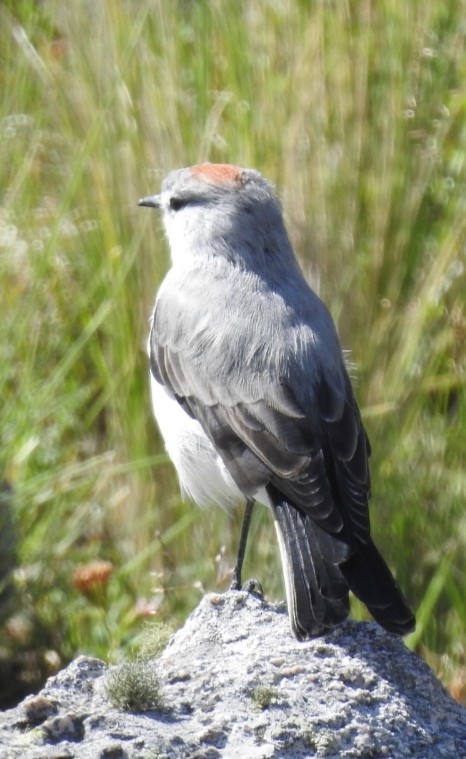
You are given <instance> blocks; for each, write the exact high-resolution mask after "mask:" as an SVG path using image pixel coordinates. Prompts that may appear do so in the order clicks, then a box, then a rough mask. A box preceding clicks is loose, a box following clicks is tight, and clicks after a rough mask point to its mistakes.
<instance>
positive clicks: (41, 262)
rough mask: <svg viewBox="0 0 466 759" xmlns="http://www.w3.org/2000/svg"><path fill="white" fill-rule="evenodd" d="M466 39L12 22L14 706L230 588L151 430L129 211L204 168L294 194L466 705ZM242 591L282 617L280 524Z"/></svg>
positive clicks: (136, 239)
mask: <svg viewBox="0 0 466 759" xmlns="http://www.w3.org/2000/svg"><path fill="white" fill-rule="evenodd" d="M464 35H465V24H464V3H462V2H461V1H460V0H451V2H449V3H438V2H436V1H435V0H412V1H411V2H409V3H406V2H403V1H402V0H380V2H378V3H374V2H371V0H358V1H357V0H347V1H346V2H333V1H332V0H329V1H327V2H324V0H313V1H312V2H311V0H283V2H272V0H257V2H255V3H246V2H242V1H241V0H240V1H239V2H235V3H231V2H228V1H227V0H214V1H212V0H198V2H195V3H189V2H183V0H174V1H173V2H164V1H163V0H138V2H131V0H114V1H113V2H111V1H110V0H102V2H99V3H89V2H85V0H77V1H76V2H73V3H59V2H57V0H43V2H40V3H38V2H36V0H22V1H21V2H16V1H14V0H3V2H1V3H0V86H1V91H2V99H1V104H0V187H1V189H2V204H1V207H0V282H1V303H2V318H1V321H0V389H1V394H2V399H3V408H2V415H1V420H0V441H1V442H0V445H1V448H0V455H1V461H0V466H1V470H0V477H2V478H3V480H4V483H5V485H4V486H3V490H2V495H1V498H0V518H1V524H0V545H2V547H3V549H4V558H2V560H1V561H0V569H1V572H2V581H3V586H2V587H1V588H0V615H1V621H2V622H3V623H4V624H3V627H2V629H1V632H0V667H1V669H2V677H1V680H2V683H8V684H9V687H8V690H7V689H6V687H5V689H4V692H3V693H2V702H3V703H4V704H6V703H11V702H12V701H13V700H14V699H15V698H18V697H19V696H20V695H21V694H24V692H27V691H28V690H32V689H34V688H35V687H37V686H38V684H39V682H40V681H41V679H42V678H43V677H44V676H45V675H46V674H48V673H50V672H53V671H54V670H55V669H56V668H57V667H60V666H63V664H64V663H65V662H66V661H67V660H69V659H70V658H71V657H73V656H74V655H75V654H76V653H78V652H87V653H90V654H94V655H97V656H101V657H103V658H106V659H109V660H110V661H114V660H115V659H117V658H118V657H120V656H121V655H122V654H124V653H125V652H128V651H129V650H130V649H131V648H132V647H133V646H134V645H136V644H135V640H136V639H137V635H138V633H139V631H140V629H141V626H142V624H143V622H144V620H145V619H146V618H147V617H148V616H151V615H155V616H156V618H157V619H159V620H160V621H169V622H170V624H173V625H175V626H176V625H179V624H181V623H182V621H183V619H184V618H185V617H186V615H187V613H188V612H189V610H190V609H191V608H192V607H193V606H194V605H195V604H196V602H197V600H198V599H199V596H200V594H201V593H202V592H203V591H204V590H211V589H222V588H224V587H225V586H226V584H227V583H228V577H229V571H230V570H231V567H232V565H233V561H234V552H235V547H236V544H237V540H238V534H239V515H235V516H234V517H232V518H229V517H227V516H226V515H225V514H224V513H222V512H221V511H220V510H212V511H209V512H208V513H204V512H202V511H200V510H198V509H197V508H195V507H193V506H192V505H190V504H186V503H183V502H182V501H181V499H180V497H179V495H178V489H177V482H176V478H175V476H174V474H173V470H172V468H171V466H170V465H169V463H168V462H167V459H166V456H165V454H164V452H163V446H162V445H161V441H160V439H159V437H158V434H157V431H156V429H155V426H154V424H153V421H152V415H151V410H150V401H149V397H148V382H147V358H146V353H145V342H146V338H147V329H148V323H147V320H148V316H149V314H150V310H151V305H152V302H153V297H154V293H155V291H156V288H157V285H158V283H159V282H160V281H161V278H162V276H163V273H164V271H165V270H166V268H167V251H166V246H165V243H164V241H163V239H162V235H161V230H160V225H159V222H158V220H157V218H156V216H155V215H154V214H151V213H148V212H147V211H141V209H138V208H137V206H136V203H137V200H138V198H139V197H141V196H142V195H147V194H149V193H150V192H154V191H157V189H158V187H159V184H160V180H161V177H162V176H163V175H164V174H165V172H166V171H167V170H169V169H171V168H175V167H180V166H183V165H189V164H193V163H197V162H202V161H205V160H212V161H221V162H233V163H238V164H240V165H247V166H254V167H256V168H258V169H260V170H261V171H262V172H263V173H264V174H265V175H266V176H268V177H269V178H270V179H272V180H273V181H275V182H276V184H277V188H278V191H279V193H280V196H281V197H282V198H283V204H284V209H285V212H286V216H287V223H288V228H289V230H290V234H291V236H292V240H293V243H294V245H295V247H296V250H297V252H298V253H299V255H300V257H301V260H302V262H303V267H304V269H305V271H306V274H307V275H308V276H309V278H310V279H311V280H312V281H313V282H314V285H315V287H316V288H317V289H318V290H320V293H321V295H322V297H323V298H324V300H325V301H326V302H327V304H328V305H329V307H330V309H331V311H332V313H333V315H334V318H335V320H336V321H337V323H338V326H339V330H340V334H341V337H342V342H343V344H344V345H345V347H347V348H351V349H352V359H353V360H354V362H355V364H356V365H357V372H356V376H357V381H356V392H357V396H358V400H359V402H360V406H361V409H362V413H363V417H364V420H365V423H366V426H367V429H368V432H369V435H370V438H371V441H372V444H373V449H374V453H373V459H372V475H373V501H372V512H371V513H372V521H373V530H374V534H375V537H376V540H377V542H378V544H379V545H380V547H381V549H382V551H383V553H384V555H385V556H386V557H387V559H388V561H389V563H390V564H391V566H392V567H393V568H394V569H395V570H396V574H397V577H398V580H399V582H400V584H401V585H402V587H403V588H404V590H405V592H406V594H407V595H408V597H409V598H410V599H411V600H412V602H413V603H414V605H415V606H416V607H417V609H418V619H419V623H418V628H417V631H416V632H415V633H414V634H413V636H412V637H411V638H410V639H409V640H408V642H409V644H410V645H411V646H412V647H413V648H416V649H417V650H419V651H420V652H422V653H423V654H424V655H425V656H426V658H427V660H428V661H429V662H430V663H431V664H432V665H433V666H434V668H435V669H436V671H437V672H438V673H439V674H440V676H441V677H442V678H443V679H444V682H445V683H446V684H447V685H451V684H452V683H453V684H455V691H454V692H455V695H456V696H457V697H458V698H464V694H465V688H466V674H465V673H466V594H465V592H464V588H465V584H466V583H465V560H464V556H465V543H466V517H465V509H464V495H465V493H466V473H465V466H464V463H465V456H464V451H465V442H464V441H465V429H466V402H465V378H464V371H465V369H464V367H465V353H466V314H465V305H464V294H465V285H466V281H465V280H466V276H465V252H464V251H465V236H466V213H465V210H466V192H465V190H466V184H465V182H466V95H465V92H464V76H465V73H466V50H465V39H464ZM6 483H8V486H9V487H8V486H7V484H6ZM9 488H11V490H10V489H9ZM13 536H14V537H13ZM11 570H12V571H11ZM248 572H249V573H250V575H252V576H257V577H259V578H260V580H261V581H262V582H263V585H264V588H265V591H266V594H267V595H268V596H269V597H272V598H274V597H275V598H281V597H282V596H283V589H282V586H281V571H280V568H279V560H278V556H277V549H276V541H275V536H274V533H273V527H272V525H271V519H270V515H269V514H267V513H266V511H265V509H263V510H262V511H261V513H260V514H256V516H255V518H254V523H253V526H252V534H251V538H250V550H249V552H248V557H247V565H246V573H248ZM354 614H355V615H357V616H358V617H360V618H361V617H364V614H365V612H364V610H362V609H361V608H360V607H359V606H358V605H357V604H355V606H354ZM458 683H460V685H458ZM461 683H463V685H462V686H461ZM452 687H453V686H452Z"/></svg>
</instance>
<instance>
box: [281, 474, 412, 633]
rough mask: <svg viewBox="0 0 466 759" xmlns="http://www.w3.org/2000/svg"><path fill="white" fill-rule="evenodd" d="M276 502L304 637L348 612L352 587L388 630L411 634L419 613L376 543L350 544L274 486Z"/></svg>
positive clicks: (293, 616)
mask: <svg viewBox="0 0 466 759" xmlns="http://www.w3.org/2000/svg"><path fill="white" fill-rule="evenodd" d="M267 490H268V494H269V497H270V500H271V502H272V506H273V510H274V515H275V524H276V528H277V534H278V539H279V544H280V551H281V555H282V563H283V572H284V578H285V586H286V593H287V600H288V610H289V615H290V622H291V626H292V629H293V631H294V633H295V635H296V637H297V638H298V639H299V640H304V639H306V638H309V637H313V636H316V635H320V634H322V633H323V632H325V631H326V630H329V629H331V628H332V627H334V626H335V625H337V624H338V623H340V622H342V621H343V620H344V619H346V617H347V616H348V612H349V591H350V590H351V591H352V592H353V593H354V594H355V596H357V597H358V598H359V599H360V600H361V601H363V603H364V604H365V605H366V606H367V608H368V609H369V611H370V613H371V614H372V616H373V617H374V619H375V620H376V621H377V622H378V623H379V624H380V625H382V627H384V628H385V629H386V630H389V631H390V632H394V633H397V634H398V635H406V634H407V633H409V632H410V631H411V630H413V629H414V625H415V620H414V615H413V613H412V611H411V609H410V608H409V606H408V604H407V602H406V600H405V598H404V596H403V594H402V592H401V590H400V588H399V587H398V585H397V583H396V581H395V579H394V578H393V576H392V574H391V572H390V570H389V568H388V566H387V565H386V563H385V561H384V560H383V558H382V556H381V555H380V553H379V552H378V550H377V548H376V547H375V545H374V543H373V542H372V541H371V540H370V541H369V542H367V543H361V542H357V544H356V545H353V546H352V547H351V548H350V547H349V546H348V544H347V543H345V542H344V541H342V539H341V536H337V535H333V534H331V533H328V532H325V531H324V530H323V529H322V528H320V527H319V526H318V525H316V524H315V522H314V521H313V520H312V518H311V517H310V516H309V515H307V514H304V513H303V512H302V511H301V510H300V509H297V508H296V507H295V506H294V505H293V504H290V503H288V501H286V500H285V499H284V498H283V497H282V496H281V494H280V493H279V492H278V491H276V490H275V489H274V488H272V487H269V488H267Z"/></svg>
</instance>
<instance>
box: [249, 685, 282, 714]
mask: <svg viewBox="0 0 466 759" xmlns="http://www.w3.org/2000/svg"><path fill="white" fill-rule="evenodd" d="M251 699H252V701H254V703H255V705H256V706H257V707H258V708H259V709H268V708H269V707H270V706H275V705H276V704H278V703H279V701H280V693H279V692H278V690H277V689H276V688H271V687H270V686H267V685H259V686H258V687H257V688H254V690H253V692H252V693H251Z"/></svg>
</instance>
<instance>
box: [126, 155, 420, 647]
mask: <svg viewBox="0 0 466 759" xmlns="http://www.w3.org/2000/svg"><path fill="white" fill-rule="evenodd" d="M139 205H141V206H149V207H152V208H159V209H161V211H162V217H163V223H164V227H165V231H166V234H167V237H168V241H169V245H170V252H171V261H172V265H171V268H170V270H169V272H168V274H167V275H166V277H165V279H164V281H163V282H162V285H161V287H160V289H159V292H158V295H157V300H156V304H155V309H154V313H153V318H152V327H151V332H150V341H149V351H150V367H151V386H152V398H153V406H154V412H155V416H156V419H157V422H158V425H159V427H160V430H161V433H162V435H163V437H164V440H165V444H166V448H167V451H168V453H169V455H170V457H171V459H172V461H173V463H174V465H175V467H176V469H177V472H178V476H179V480H180V484H181V487H182V489H183V490H184V491H185V492H186V493H187V494H188V495H189V496H190V497H192V498H193V499H194V500H195V501H196V502H198V503H199V504H205V503H211V502H216V503H218V504H219V505H221V506H223V507H225V508H230V507H232V506H234V505H235V504H237V503H238V502H240V501H241V500H243V501H244V499H246V512H245V522H244V525H243V532H242V536H241V542H240V550H239V553H238V560H237V564H236V567H235V571H234V576H233V583H232V585H233V586H234V587H240V586H241V567H242V561H243V556H244V549H245V542H246V537H247V530H248V526H249V520H250V517H251V512H252V507H253V504H254V502H255V501H256V500H257V501H260V502H261V503H264V504H267V505H268V506H270V508H271V510H272V513H273V517H274V521H275V526H276V531H277V535H278V542H279V547H280V553H281V558H282V565H283V573H284V580H285V588H286V595H287V603H288V610H289V616H290V621H291V627H292V629H293V631H294V633H295V635H296V637H297V638H298V639H300V640H303V639H306V638H308V637H310V636H315V635H319V634H321V633H323V632H325V631H326V630H328V629H330V628H332V627H334V626H335V625H337V624H338V623H339V622H342V621H343V620H344V619H345V618H346V616H347V615H348V611H349V591H350V590H351V591H352V592H353V593H354V594H355V595H356V596H357V597H358V598H359V599H361V601H363V602H364V603H365V604H366V606H367V608H368V609H369V611H370V612H371V614H372V616H373V617H374V618H375V619H376V620H377V622H379V623H380V624H381V625H382V626H383V627H385V628H386V629H387V630H390V631H392V632H395V633H398V634H405V633H408V632H409V631H410V630H412V629H413V627H414V623H415V621H414V616H413V613H412V611H411V609H410V608H409V606H408V604H407V602H406V600H405V599H404V597H403V595H402V593H401V590H400V588H399V587H398V585H397V583H396V582H395V580H394V578H393V576H392V574H391V572H390V570H389V568H388V567H387V565H386V563H385V561H384V560H383V558H382V556H381V555H380V553H379V552H378V550H377V548H376V546H375V545H374V543H373V541H372V539H371V536H370V523H369V511H368V498H369V495H370V478H369V467H368V457H369V454H370V446H369V441H368V438H367V435H366V433H365V430H364V427H363V425H362V422H361V417H360V414H359V410H358V406H357V404H356V401H355V399H354V395H353V391H352V387H351V383H350V379H349V377H348V373H347V370H346V367H345V362H344V358H343V353H342V349H341V346H340V342H339V339H338V336H337V332H336V328H335V325H334V323H333V320H332V318H331V316H330V314H329V312H328V311H327V309H326V307H325V306H324V304H323V303H322V301H321V300H320V299H319V298H318V297H317V295H316V294H315V293H314V292H313V291H312V290H311V288H310V287H309V285H308V284H307V282H306V281H305V279H304V276H303V274H302V272H301V270H300V268H299V266H298V263H297V261H296V259H295V256H294V253H293V250H292V247H291V244H290V242H289V239H288V236H287V233H286V230H285V226H284V223H283V218H282V212H281V207H280V204H279V202H278V200H277V198H276V196H275V194H274V191H273V188H272V186H271V185H270V183H269V182H267V181H266V180H265V179H264V178H263V177H262V176H261V174H259V172H257V171H255V170H252V169H243V168H240V167H238V166H231V165H227V164H208V163H207V164H202V165H199V166H192V167H190V168H185V169H180V170H178V171H172V172H171V173H170V174H169V175H168V176H167V177H166V178H165V180H164V181H163V183H162V189H161V193H160V195H153V196H149V197H145V198H142V199H141V200H140V201H139Z"/></svg>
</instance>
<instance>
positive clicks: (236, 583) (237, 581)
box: [230, 498, 255, 590]
mask: <svg viewBox="0 0 466 759" xmlns="http://www.w3.org/2000/svg"><path fill="white" fill-rule="evenodd" d="M254 503H255V501H254V498H247V499H246V507H245V509H244V517H243V524H242V526H241V535H240V539H239V546H238V555H237V557H236V564H235V568H234V570H233V577H232V578H231V585H230V590H241V570H242V569H243V561H244V554H245V553H246V543H247V540H248V532H249V525H250V524H251V517H252V511H253V509H254Z"/></svg>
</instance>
